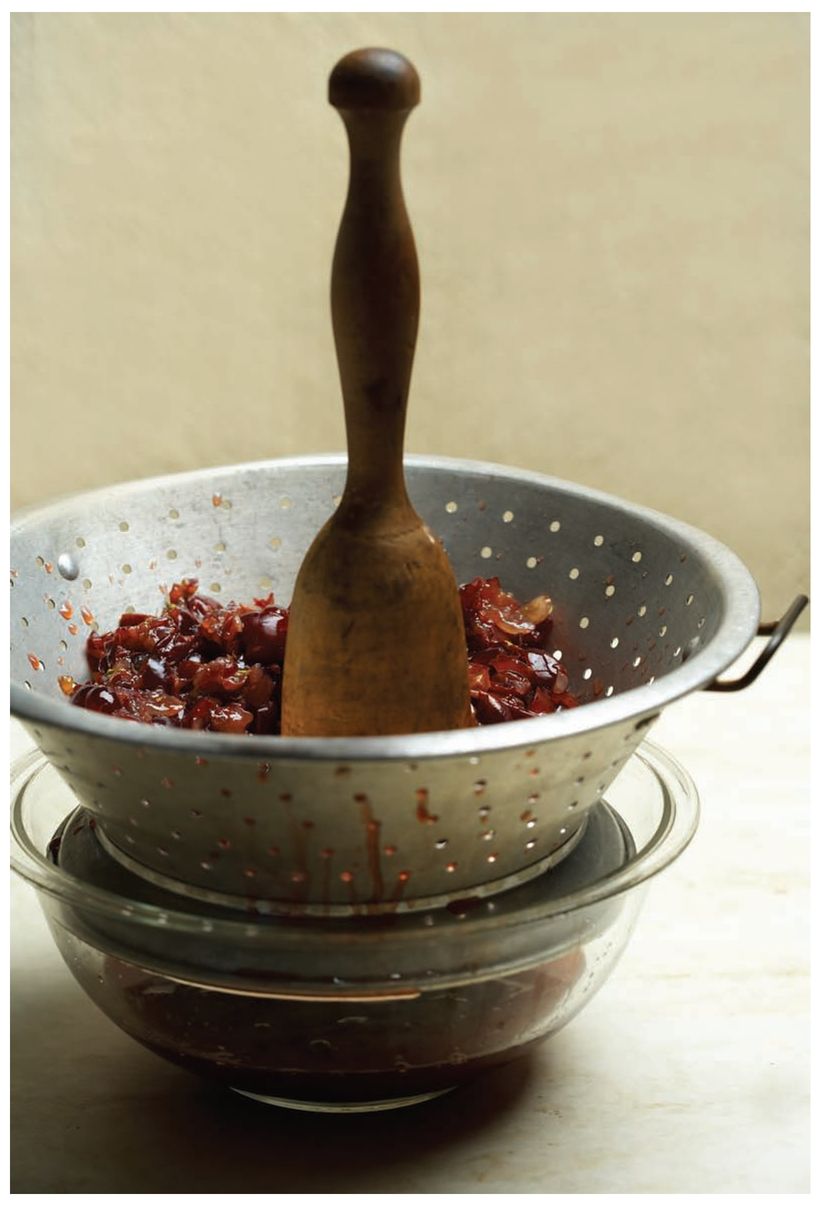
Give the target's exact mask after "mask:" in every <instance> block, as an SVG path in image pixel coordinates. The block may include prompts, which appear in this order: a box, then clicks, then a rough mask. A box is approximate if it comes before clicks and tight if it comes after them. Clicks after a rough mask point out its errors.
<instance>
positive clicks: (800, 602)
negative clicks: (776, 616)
mask: <svg viewBox="0 0 821 1206" xmlns="http://www.w3.org/2000/svg"><path fill="white" fill-rule="evenodd" d="M808 603H809V599H808V598H807V596H806V595H797V596H796V597H795V599H793V601H792V603H791V604H790V606H789V607H788V608H787V610H786V611H785V612H784V614H783V616H782V617H781V619H780V620H771V621H769V622H768V623H766V624H759V626H758V635H759V636H768V637H769V638H770V639H769V640H768V641H767V644H766V645H765V646H764V648H763V649H762V650H761V652H760V653H759V655H758V657H757V658H756V659H755V661H754V662H753V664H752V665H751V666H750V667H749V668H748V669H747V670H746V671H745V672H744V673H743V674H742V675H740V677H739V678H717V679H716V680H715V682H712V683H710V685H709V686H708V687H705V690H706V691H743V690H744V688H745V687H749V685H750V683H754V682H755V680H756V679H757V678H758V676H759V674H760V673H761V671H762V670H763V669H764V667H765V666H766V665H767V662H768V661H769V660H770V658H771V657H772V656H773V654H774V653H775V651H776V650H777V649H778V647H779V645H780V644H781V642H782V641H783V640H784V638H785V637H786V636H787V635H788V633H789V632H790V630H791V629H792V627H793V625H794V624H795V621H796V620H797V619H798V617H799V616H800V615H801V612H802V611H803V610H804V608H805V607H806V606H807V604H808Z"/></svg>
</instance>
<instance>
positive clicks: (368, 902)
mask: <svg viewBox="0 0 821 1206" xmlns="http://www.w3.org/2000/svg"><path fill="white" fill-rule="evenodd" d="M406 471H407V479H408V486H409V490H410V493H411V496H412V498H413V501H414V503H415V505H416V507H417V509H418V510H419V512H420V514H422V515H423V517H424V518H425V520H426V521H427V522H428V523H429V524H430V526H431V528H432V529H433V530H434V531H435V532H436V533H437V534H438V535H439V536H441V537H442V539H443V541H444V544H445V547H446V548H447V551H448V554H449V556H450V558H451V561H452V563H453V566H454V570H455V573H456V576H457V579H458V580H459V581H467V580H469V579H471V578H474V577H477V576H483V577H490V576H494V575H498V576H499V577H500V578H501V581H502V585H503V586H504V587H505V588H506V589H508V590H510V591H513V592H514V593H515V594H517V595H519V596H520V597H523V598H528V597H530V596H532V595H535V594H540V593H549V594H550V595H551V596H552V597H553V599H554V602H555V613H554V616H555V624H554V629H553V639H554V645H555V649H556V650H560V651H561V653H562V659H563V661H564V662H565V664H566V665H567V666H568V669H569V672H570V688H571V690H573V691H574V692H576V693H577V694H578V695H579V696H581V698H582V699H583V700H585V701H586V704H587V705H588V706H584V707H580V708H576V709H572V710H568V711H565V712H562V713H559V714H555V715H552V716H547V717H544V718H536V719H530V720H525V721H514V722H510V723H508V724H501V725H494V726H487V727H484V728H477V729H471V730H462V731H458V732H440V733H425V734H416V735H412V736H405V737H381V738H364V737H363V738H353V739H318V738H299V739H288V738H282V737H271V738H264V737H254V738H249V737H231V736H227V735H222V734H214V733H195V732H191V731H183V730H177V729H168V728H159V727H147V726H140V725H136V724H133V723H131V722H127V721H122V720H117V719H113V718H110V717H105V716H100V715H97V714H93V713H90V712H87V711H84V710H82V709H79V708H73V707H71V706H69V704H68V703H67V701H66V700H65V698H64V697H63V695H62V693H61V690H60V687H59V683H58V679H59V677H60V676H61V675H68V676H71V677H73V678H75V679H78V680H79V679H82V678H84V677H85V676H86V668H85V660H84V644H85V636H86V635H87V633H88V631H89V629H90V628H91V627H93V626H95V625H99V626H100V627H102V628H106V627H110V626H112V625H113V624H115V623H116V620H117V617H118V616H119V614H120V613H121V612H122V611H125V610H127V609H128V608H133V609H134V610H138V611H156V610H157V609H158V607H159V605H161V603H162V594H161V591H162V589H163V588H167V587H168V586H169V585H170V584H171V583H172V582H173V581H175V580H179V579H180V578H183V577H197V578H198V579H199V580H200V583H201V589H203V590H204V591H205V592H206V593H212V594H216V595H217V596H218V597H220V598H223V599H226V601H227V600H228V599H229V598H230V599H233V600H235V601H238V602H242V601H248V600H250V599H251V598H253V597H255V596H258V595H259V594H260V593H267V591H268V590H273V591H274V592H275V594H276V596H277V598H278V600H280V601H282V602H285V603H287V601H288V600H289V598H290V593H291V589H292V586H293V581H294V578H295V576H296V572H297V570H298V568H299V565H300V562H301V559H302V556H303V554H304V552H305V550H306V549H307V547H308V544H309V543H310V541H311V539H312V538H313V535H314V534H315V532H316V531H317V530H318V528H319V527H320V526H321V524H322V523H323V522H324V521H325V519H326V518H327V517H328V515H329V514H330V513H331V511H332V509H333V507H334V505H335V500H336V499H337V498H338V496H339V494H340V492H341V489H342V485H343V481H344V474H345V458H344V456H340V455H334V456H321V457H303V458H294V459H289V460H279V461H268V462H259V463H255V464H248V465H239V466H229V467H226V468H214V469H207V470H200V471H197V472H196V473H186V474H180V475H174V476H170V477H163V478H155V479H148V480H143V481H139V482H133V483H126V484H124V485H119V486H114V487H111V488H109V489H105V490H99V491H94V492H90V493H87V494H82V495H74V496H72V497H70V498H67V499H63V500H60V501H58V502H56V503H53V504H50V505H48V506H45V507H40V508H36V509H33V510H30V511H28V512H24V513H21V514H20V515H19V516H18V517H17V518H16V520H15V522H14V524H13V530H12V577H11V582H12V588H13V589H12V592H11V593H12V599H11V614H12V625H13V633H12V657H11V668H12V680H13V681H12V690H11V698H12V710H13V711H14V712H15V714H17V715H18V716H20V717H21V718H22V719H23V721H24V722H25V724H26V726H27V727H28V729H29V731H30V732H31V733H32V735H33V736H34V739H35V740H36V741H37V742H38V744H39V745H40V747H41V749H42V750H43V752H44V753H45V754H46V755H47V757H49V759H50V760H51V761H52V762H53V764H54V765H55V766H56V767H57V769H58V770H59V771H60V773H61V774H62V775H63V776H64V778H65V779H66V781H67V782H68V783H69V785H70V786H71V787H72V790H73V791H74V792H75V794H76V796H77V798H78V799H79V800H80V801H81V802H82V803H83V804H84V805H85V806H86V807H87V808H89V809H90V810H92V811H93V812H94V813H95V815H96V817H97V820H98V823H99V825H100V828H101V831H102V832H103V834H104V835H105V837H106V839H107V840H108V841H109V842H110V843H111V847H112V849H114V850H116V851H117V852H118V854H119V856H120V857H121V858H122V859H124V860H127V861H128V860H130V861H131V862H132V863H133V864H134V865H136V866H139V867H141V868H143V869H144V871H145V873H146V874H151V875H153V876H155V877H158V878H159V879H160V880H169V881H182V882H185V883H186V884H188V886H189V889H190V891H191V892H194V893H198V894H200V895H201V896H203V897H206V898H210V897H211V896H216V897H218V898H220V899H224V900H225V901H230V900H233V901H234V902H235V903H237V904H242V903H243V902H245V901H247V898H248V897H249V896H250V897H253V898H254V899H257V900H263V901H279V902H283V903H284V904H285V905H287V907H288V909H289V910H293V909H294V908H303V909H304V910H306V911H309V912H311V911H319V912H328V913H334V912H347V911H350V910H357V909H361V908H363V907H365V906H368V907H370V908H373V907H384V908H385V909H389V910H393V909H395V908H397V907H399V908H427V907H429V906H430V905H431V904H433V903H436V902H438V901H441V900H444V899H453V898H454V897H458V896H460V895H464V894H465V893H466V892H469V891H479V892H494V891H497V890H499V889H502V888H506V887H509V886H511V885H513V884H516V883H518V882H521V881H522V880H523V879H526V878H528V877H531V876H534V875H538V874H539V873H540V872H541V871H542V870H543V869H544V868H545V866H546V865H548V864H549V862H550V861H551V860H553V861H555V860H556V858H557V857H559V855H560V853H561V851H562V849H570V848H571V847H572V843H573V840H574V839H577V838H578V837H579V836H580V834H581V832H582V827H583V824H584V819H585V816H586V814H587V812H588V810H589V809H590V808H591V806H592V805H593V804H595V803H596V801H598V800H599V799H600V798H601V796H602V793H603V792H604V791H605V790H606V788H607V786H608V784H609V783H610V782H611V780H612V779H613V777H614V776H615V775H616V774H617V773H618V771H619V769H620V768H621V767H622V766H623V765H624V763H625V762H626V761H627V759H629V757H630V755H631V754H632V753H633V751H634V750H635V749H636V747H637V746H638V744H639V743H640V742H641V740H642V739H643V737H644V736H645V735H646V733H647V731H648V728H649V727H650V725H651V724H652V722H653V721H654V720H655V719H656V717H657V716H658V715H659V713H660V711H661V710H662V708H663V707H665V706H666V705H667V704H668V703H670V702H671V701H672V700H674V699H677V698H679V697H681V696H683V695H686V694H688V693H689V692H691V691H694V690H697V689H699V688H701V687H704V686H705V685H707V684H709V683H710V682H711V681H712V680H713V679H715V678H716V676H717V675H718V674H719V673H720V672H721V671H722V670H723V669H725V668H726V667H727V666H728V665H729V664H730V663H731V662H732V661H734V660H735V658H736V657H737V656H738V655H739V654H740V653H741V652H742V651H743V650H744V648H745V647H746V646H747V645H748V644H749V642H750V641H751V639H752V638H753V636H754V635H755V632H756V628H757V624H758V618H759V604H758V592H757V589H756V587H755V583H754V582H753V580H752V578H751V576H750V574H749V572H748V571H747V569H746V568H745V567H744V565H743V564H742V563H741V562H740V561H739V559H738V558H737V557H736V556H735V555H734V554H733V553H732V552H731V551H730V550H729V549H727V548H726V547H725V546H723V545H721V544H720V543H719V542H717V541H715V540H714V539H712V538H711V537H709V536H707V535H705V534H704V533H702V532H699V531H698V530H696V529H694V528H692V527H690V526H688V525H686V524H683V523H680V522H678V521H676V520H673V519H670V518H668V517H666V516H664V515H661V514H659V513H657V512H654V511H651V510H648V509H646V508H642V507H637V506H633V505H631V504H628V503H625V502H623V501H622V500H620V499H616V498H613V497H611V496H609V495H606V494H602V493H600V492H598V491H594V490H590V489H587V488H585V487H581V486H578V485H574V484H572V483H568V482H563V481H561V480H559V479H556V478H551V477H546V476H543V475H540V474H536V473H531V472H526V471H523V470H517V469H512V468H508V467H505V466H499V465H490V464H483V463H477V462H470V461H458V460H450V459H444V458H433V457H424V458H423V457H408V458H407V460H406ZM420 793H423V798H424V799H425V801H426V804H425V809H424V811H423V812H421V813H420V810H419V807H418V802H419V799H420ZM557 852H558V853H557Z"/></svg>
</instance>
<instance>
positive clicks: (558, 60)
mask: <svg viewBox="0 0 821 1206" xmlns="http://www.w3.org/2000/svg"><path fill="white" fill-rule="evenodd" d="M12 22H13V24H12V29H13V37H12V56H13V335H12V340H13V342H12V367H13V384H12V388H13V395H12V396H13V410H12V419H13V428H12V435H13V460H12V471H13V472H12V485H13V502H14V504H15V505H22V504H26V503H30V502H33V501H36V500H38V499H41V498H45V497H48V496H51V495H55V494H59V493H63V492H66V491H73V490H76V489H80V488H84V487H89V486H94V485H98V484H104V483H107V482H113V481H117V480H120V479H124V478H129V477H138V476H143V475H147V474H154V473H161V472H166V471H176V470H181V469H187V468H190V467H197V466H201V465H208V464H220V463H229V462H233V461H240V460H247V459H255V458H262V457H269V456H279V455H288V454H293V453H299V452H309V451H324V450H331V449H338V448H340V447H342V446H343V438H344V437H343V425H342V414H341V405H340V402H339V397H338V388H337V379H336V365H335V360H334V353H333V344H332V338H331V331H330V320H329V314H328V281H329V271H330V267H329V266H330V260H331V254H332V249H333V242H334V238H335V234H336V226H337V223H338V219H339V214H340V210H341V205H342V200H343V194H344V188H345V179H346V159H345V142H344V134H343V129H342V125H341V122H340V121H339V118H338V117H337V116H336V114H335V113H334V112H333V111H332V110H331V109H330V108H329V107H328V106H327V104H326V101H325V86H326V83H325V81H326V77H327V74H328V71H329V70H330V68H331V67H332V66H333V64H334V62H335V61H336V59H337V58H338V57H339V56H340V55H341V54H343V53H344V52H346V51H347V50H350V49H353V48H355V47H357V46H360V45H368V44H371V45H373V44H376V45H379V44H382V45H391V46H394V47H396V48H397V49H401V50H403V51H404V52H405V53H406V54H408V55H409V57H411V58H412V59H413V60H414V61H415V63H416V65H417V67H418V68H419V71H420V73H421V75H422V82H423V104H422V106H421V107H420V108H419V109H418V110H417V111H416V113H415V114H414V116H413V117H412V118H411V122H410V124H409V127H408V132H407V137H406V144H405V157H404V173H405V186H406V195H407V200H408V206H409V209H410V212H411V216H412V220H413V223H414V227H415V231H416V236H417V244H418V249H419V256H420V262H421V271H422V285H423V314H422V323H421V330H420V341H419V346H418V352H417V360H416V368H415V373H414V382H413V388H412V397H411V407H410V414H409V429H408V441H407V446H408V449H409V450H412V451H418V452H436V453H444V454H450V455H457V456H467V457H476V458H484V459H489V460H496V461H501V462H506V463H508V464H514V465H522V466H525V467H528V468H534V469H539V470H544V471H546V472H550V473H554V474H557V475H559V476H563V477H567V478H571V479H574V480H577V481H581V482H584V483H587V484H590V485H594V486H597V487H599V488H601V489H605V490H609V491H612V492H614V493H617V494H620V495H623V496H624V497H626V498H628V499H632V500H634V501H636V502H641V503H645V504H648V505H650V506H654V507H657V508H659V509H660V510H663V511H666V512H668V513H670V514H673V515H675V516H678V517H679V518H682V519H686V520H688V521H689V522H691V523H694V524H696V525H697V526H699V527H702V528H705V529H707V530H708V531H711V532H712V533H713V534H714V535H716V536H718V537H719V538H720V539H723V540H724V541H726V542H727V543H728V544H730V545H731V546H732V547H733V548H734V549H735V550H736V551H737V552H738V553H739V554H740V555H741V556H742V557H743V558H744V559H745V560H746V561H747V563H748V564H749V566H750V568H751V569H752V570H753V572H754V573H755V575H756V577H757V578H758V580H759V582H760V584H761V587H762V594H763V599H764V609H765V612H767V613H770V614H774V613H775V612H776V611H777V610H778V609H780V608H782V607H783V606H784V605H785V604H786V603H787V601H788V600H789V598H791V597H792V594H793V593H795V592H796V591H798V590H801V589H805V588H806V587H807V585H808V567H807V561H808V526H809V525H808V481H809V466H808V426H809V402H808V56H809V52H808V41H809V22H808V18H807V17H806V16H802V15H795V14H775V15H772V14H770V15H754V14H742V15H710V14H708V15H658V14H655V15H653V14H651V15H641V14H638V15H636V14H632V15H631V14H621V15H577V16H576V15H573V16H571V15H550V14H536V15H518V16H515V15H514V16H505V15H501V14H465V15H459V14H449V15H448V14H445V15H439V14H436V15H424V14H419V15H414V14H411V15H390V14H388V15H367V14H332V15H297V14H267V15H232V14H215V15H208V14H193V15H165V14H160V15H113V14H102V15H99V14H97V15H95V14H66V15H31V14H21V15H16V16H15V17H13V18H12Z"/></svg>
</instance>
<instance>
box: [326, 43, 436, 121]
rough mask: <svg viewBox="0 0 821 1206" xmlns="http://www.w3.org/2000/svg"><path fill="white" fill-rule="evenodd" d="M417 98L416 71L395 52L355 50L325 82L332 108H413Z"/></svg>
mask: <svg viewBox="0 0 821 1206" xmlns="http://www.w3.org/2000/svg"><path fill="white" fill-rule="evenodd" d="M419 96H420V85H419V76H418V75H417V72H416V68H415V67H414V65H413V63H410V62H408V60H407V59H406V58H405V56H404V55H401V54H398V53H397V51H395V50H382V49H379V48H371V49H367V50H354V51H352V52H351V53H350V54H346V55H345V57H344V59H340V60H339V62H338V63H337V65H336V67H334V69H333V71H332V72H331V77H330V80H329V81H328V100H329V101H330V103H331V104H332V105H333V106H334V108H335V109H412V108H413V107H414V105H418V104H419Z"/></svg>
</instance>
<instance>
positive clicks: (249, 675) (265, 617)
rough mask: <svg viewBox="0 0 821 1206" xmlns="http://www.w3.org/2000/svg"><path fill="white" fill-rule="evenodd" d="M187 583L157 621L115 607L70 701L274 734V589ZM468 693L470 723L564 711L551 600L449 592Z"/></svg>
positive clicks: (173, 721) (279, 616)
mask: <svg viewBox="0 0 821 1206" xmlns="http://www.w3.org/2000/svg"><path fill="white" fill-rule="evenodd" d="M197 586H198V583H197V581H196V580H195V579H186V580H184V581H182V582H179V583H177V584H176V585H175V586H173V587H172V588H171V590H170V591H169V594H168V602H167V603H166V606H165V608H164V610H163V612H162V614H161V615H159V616H150V615H141V614H137V613H133V612H130V613H126V614H125V615H122V616H121V617H120V623H119V627H117V628H115V629H114V630H113V631H112V632H106V633H92V634H91V636H90V637H89V638H88V641H87V644H86V653H87V656H88V662H89V666H90V669H91V679H90V681H88V682H86V683H83V684H81V685H80V686H77V687H75V688H74V690H73V691H72V693H71V702H72V703H73V704H76V705H77V706H78V707H81V708H89V709H90V710H91V711H94V712H104V713H106V714H108V715H110V716H120V717H123V718H124V719H126V720H136V721H141V722H142V723H145V724H165V725H172V726H174V727H176V728H184V729H209V730H211V731H213V732H217V733H256V734H273V733H278V732H279V720H280V689H281V684H282V665H283V661H284V657H285V641H286V637H287V632H288V610H287V608H284V607H277V606H275V604H274V596H273V595H268V596H267V597H266V598H264V599H255V600H254V602H253V604H252V605H250V606H245V605H242V604H236V603H229V604H228V605H227V606H223V605H222V604H221V603H218V602H217V601H216V599H211V598H208V597H207V596H206V595H200V594H198V593H197ZM459 597H460V599H461V603H462V612H463V615H464V621H465V636H466V640H467V652H468V672H469V679H470V697H471V702H472V706H473V714H474V717H475V719H476V722H477V724H496V723H498V722H499V721H503V720H519V719H522V718H523V717H528V716H541V715H544V714H545V713H547V712H557V711H560V710H561V709H563V708H573V707H576V706H577V705H578V703H579V700H578V699H577V698H576V697H575V696H574V695H573V694H571V692H570V691H568V677H567V671H566V670H565V668H564V667H563V666H562V664H561V662H560V661H558V660H557V659H556V658H554V657H553V656H552V655H551V654H550V653H548V652H547V649H546V644H547V641H548V639H549V636H550V629H551V627H552V619H551V614H552V610H553V609H552V604H551V602H550V599H549V598H547V596H545V595H540V596H538V597H537V598H535V599H532V600H531V601H530V602H529V603H525V604H522V603H519V602H518V601H517V600H516V599H515V598H514V597H513V595H510V594H508V593H507V592H506V591H503V590H502V588H501V585H500V583H499V579H498V578H489V579H485V578H476V579H474V580H473V581H472V582H468V583H467V584H466V585H465V586H462V587H460V588H459Z"/></svg>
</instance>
